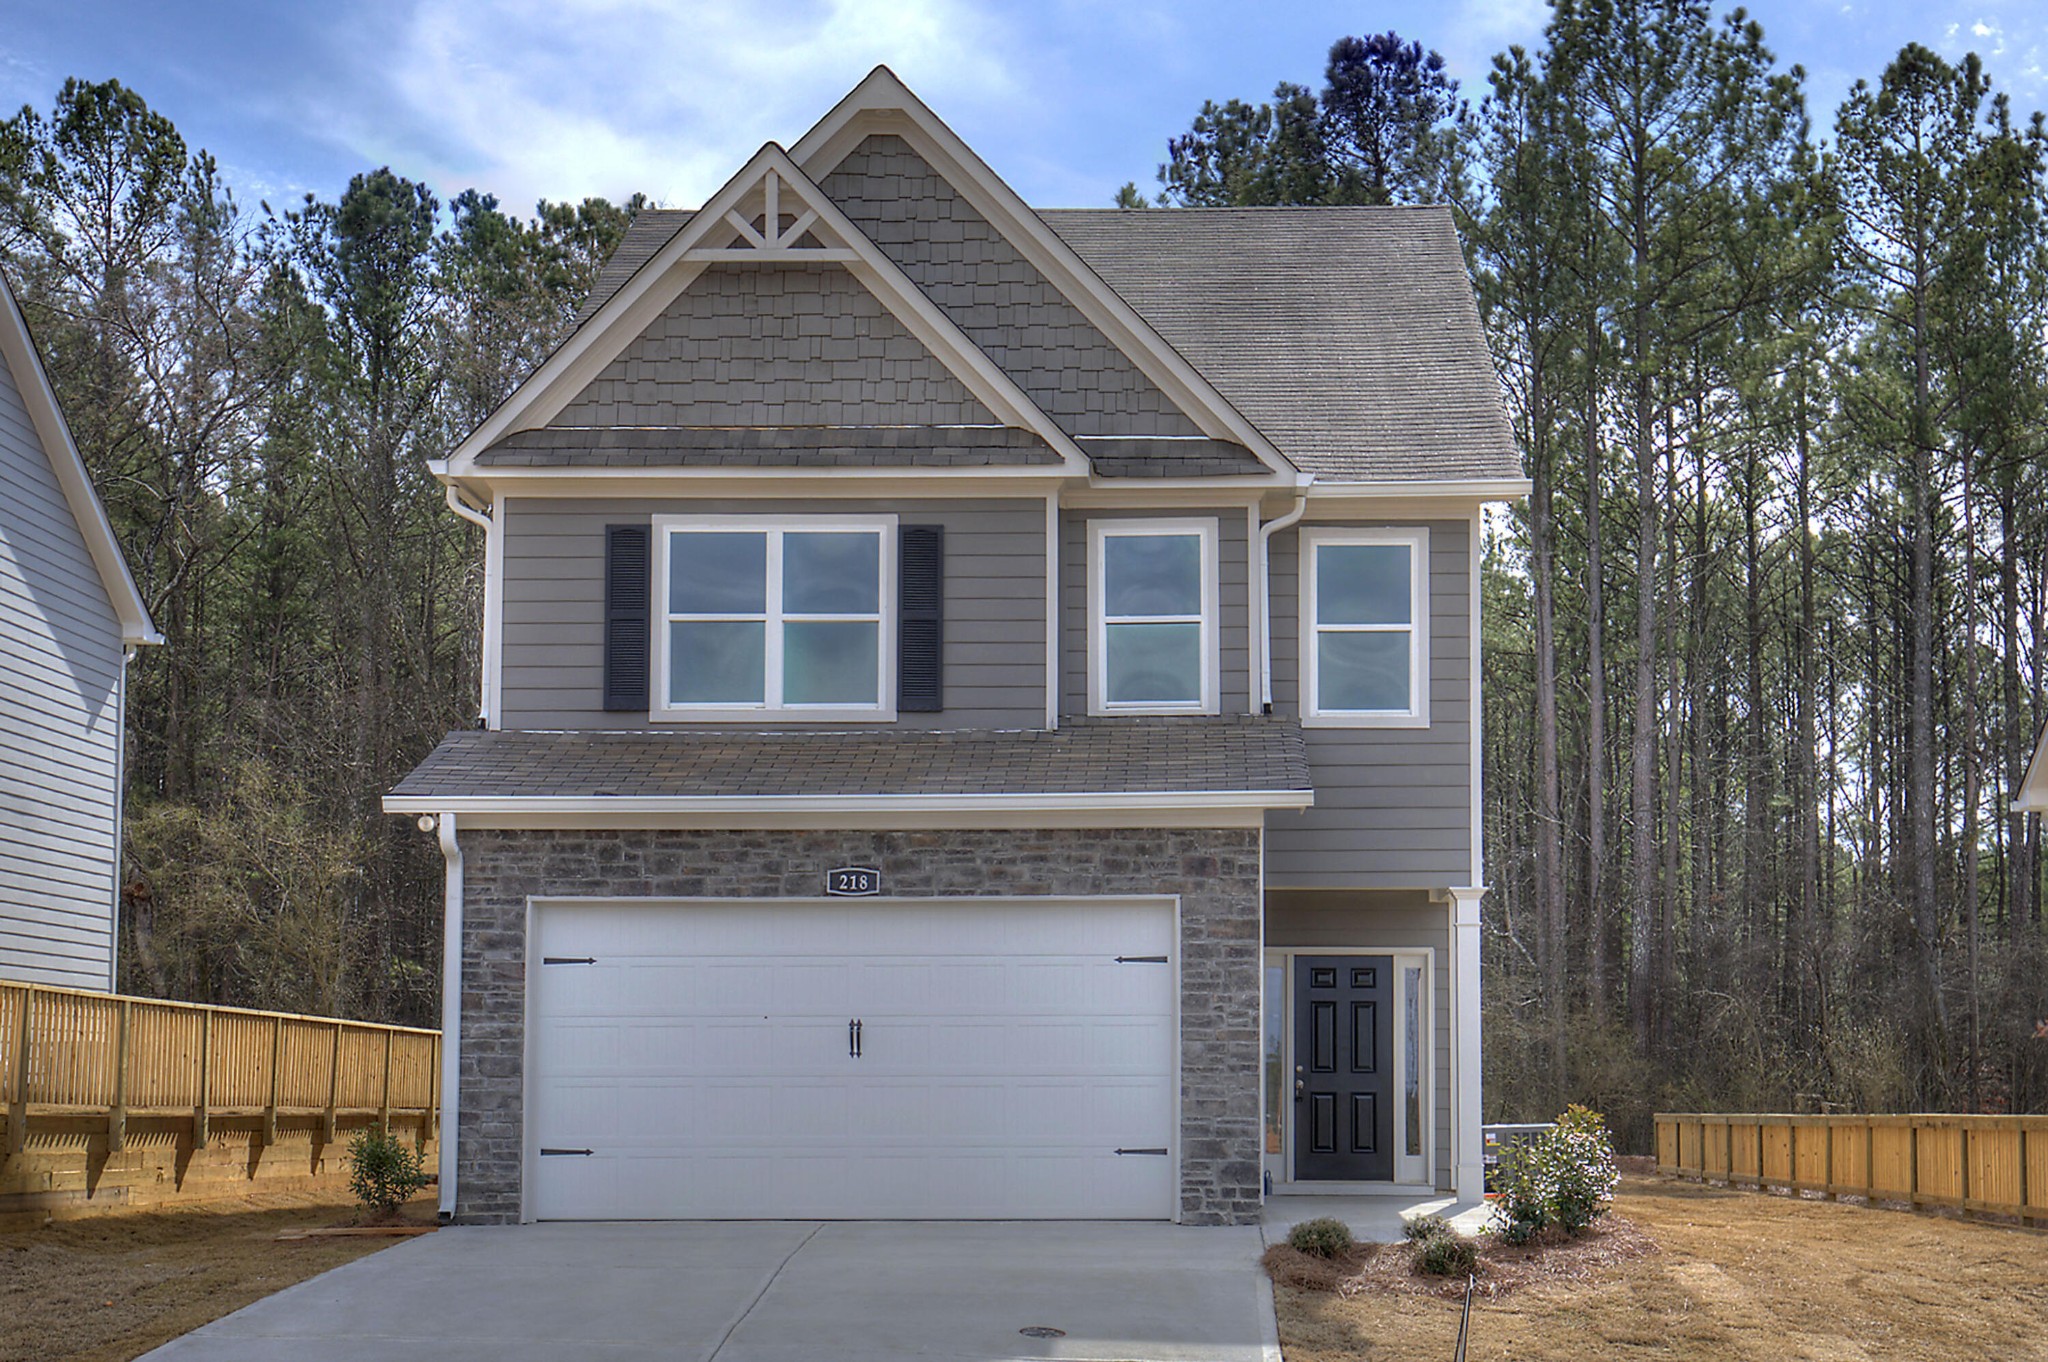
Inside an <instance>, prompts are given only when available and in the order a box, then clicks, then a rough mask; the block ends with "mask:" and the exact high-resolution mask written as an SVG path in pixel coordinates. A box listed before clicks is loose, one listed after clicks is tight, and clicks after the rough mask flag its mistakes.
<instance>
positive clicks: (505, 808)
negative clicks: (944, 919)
mask: <svg viewBox="0 0 2048 1362" xmlns="http://www.w3.org/2000/svg"><path fill="white" fill-rule="evenodd" d="M1314 803H1315V792H1314V791H1313V790H1177V791H1176V790H1167V791H1153V790H1137V791H1115V792H1101V791H1091V792H1077V793H1030V794H978V795H931V794H893V795H889V794H870V795H449V794H423V795H386V796H384V812H386V813H417V814H422V815H427V816H431V815H433V814H440V815H441V816H442V817H443V818H444V819H445V818H446V817H448V816H449V815H450V814H454V813H465V814H506V813H521V814H544V813H545V814H587V813H614V814H626V813H631V814H686V813H700V814H705V815H731V814H798V813H810V814H831V813H838V814H848V813H862V812H882V811H887V812H890V813H926V814H934V813H962V812H984V813H994V812H1006V811H1009V810H1013V809H1030V810H1034V811H1046V812H1051V811H1075V812H1084V813H1112V812H1121V811H1126V810H1144V811H1147V812H1166V811H1171V810H1206V809H1305V808H1308V807H1310V806H1311V805H1313V804H1314ZM447 850H448V849H447V847H446V846H444V847H443V851H444V853H446V852H447Z"/></svg>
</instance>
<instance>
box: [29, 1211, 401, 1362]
mask: <svg viewBox="0 0 2048 1362" xmlns="http://www.w3.org/2000/svg"><path fill="white" fill-rule="evenodd" d="M421 1204H422V1205H423V1206H425V1203H421ZM354 1209H355V1208H354V1207H353V1206H352V1205H337V1204H335V1202H334V1201H333V1199H332V1196H331V1195H329V1196H325V1197H312V1196H305V1195H294V1194H290V1193H264V1194H259V1195H255V1196H250V1197H245V1198H242V1199H240V1200H237V1201H231V1202H219V1203H214V1204H211V1205H208V1206H204V1207H192V1208H185V1209H179V1210H175V1211H137V1212H122V1213H115V1214H107V1215H98V1216H92V1217H89V1218H84V1219H77V1220H59V1221H56V1222H54V1223H52V1224H49V1225H47V1226H44V1227H43V1228H41V1229H25V1230H10V1231H5V1232H0V1362H127V1359H129V1358H133V1357H137V1356H139V1355H141V1354H142V1353H145V1352H148V1351H149V1350H150V1349H151V1348H154V1347H156V1346H157V1345H158V1344H160V1343H164V1342H167V1341H168V1340H170V1339H173V1338H176V1337H177V1336H178V1335H180V1334H183V1333H189V1332H190V1331H192V1330H193V1329H196V1328H198V1327H199V1326H200V1325H202V1324H205V1323H207V1322H208V1321H210V1320H214V1319H218V1318H220V1317H221V1316H222V1315H225V1314H228V1313H229V1312H230V1311H234V1310H239V1309H241V1308H242V1307H243V1306H245V1305H247V1304H249V1303H250V1302H251V1301H254V1300H258V1299H260V1298H262V1297H264V1296H267V1295H269V1294H270V1293H271V1292H273V1291H278V1290H282V1289H283V1288H285V1287H287V1286H290V1285H292V1283H294V1282H300V1281H304V1280H305V1279H306V1278H308V1277H311V1276H313V1275H315V1274H316V1273H321V1272H325V1271H327V1269H329V1268H331V1267H339V1266H341V1265H342V1264H343V1263H346V1262H348V1261H349V1260H351V1259H354V1258H360V1257H362V1256H363V1255H364V1254H366V1253H374V1252H376V1251H377V1250H378V1249H381V1248H388V1247H389V1246H390V1245H391V1244H393V1243H395V1242H401V1241H397V1240H392V1239H357V1238H346V1239H329V1238H320V1239H306V1240H300V1241H296V1242H287V1243H279V1242H277V1235H278V1232H279V1231H280V1230H286V1229H295V1228H301V1227H307V1228H310V1227H314V1226H325V1225H342V1224H347V1223H348V1222H349V1221H350V1219H351V1218H352V1216H353V1215H354ZM430 1215H431V1206H425V1210H424V1211H420V1210H415V1211H414V1216H415V1218H427V1217H429V1216H430Z"/></svg>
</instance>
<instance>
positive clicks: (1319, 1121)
mask: <svg viewBox="0 0 2048 1362" xmlns="http://www.w3.org/2000/svg"><path fill="white" fill-rule="evenodd" d="M1393 999H1394V960H1393V957H1392V956H1386V955H1341V956H1339V955H1299V956H1296V957H1295V960H1294V1009H1295V1016H1296V1018H1297V1030H1296V1034H1295V1051H1294V1052H1295V1072H1294V1078H1295V1084H1294V1097H1295V1111H1296V1113H1297V1116H1298V1117H1299V1118H1300V1119H1298V1120H1297V1121H1296V1122H1295V1137H1294V1176H1295V1179H1296V1180H1297V1181H1301V1182H1384V1181H1390V1180H1392V1178H1393V1176H1394V1130H1393V1125H1394V1107H1393V1093H1392V1085H1393V1076H1394V1039H1393V1032H1392V1029H1391V1023H1392V1021H1393V1017H1392V1012H1393Z"/></svg>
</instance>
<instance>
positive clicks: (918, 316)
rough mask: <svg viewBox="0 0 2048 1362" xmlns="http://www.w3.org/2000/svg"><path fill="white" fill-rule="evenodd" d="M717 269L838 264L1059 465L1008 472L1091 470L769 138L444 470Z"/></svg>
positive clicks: (600, 365)
mask: <svg viewBox="0 0 2048 1362" xmlns="http://www.w3.org/2000/svg"><path fill="white" fill-rule="evenodd" d="M720 265H724V266H728V267H729V266H733V265H751V266H755V267H758V268H763V269H774V268H778V267H788V266H813V265H831V266H837V267H840V268H843V269H845V270H846V271H847V272H848V273H849V274H851V275H852V276H853V277H854V278H855V279H856V280H857V281H858V282H859V283H860V285H861V286H862V287H864V288H866V289H867V290H868V291H869V292H870V293H872V294H873V295H874V296H875V298H876V299H877V300H879V301H880V303H881V304H882V306H883V307H884V308H886V309H887V310H888V312H889V313H890V314H892V315H893V316H894V317H895V318H896V319H897V320H898V321H900V322H901V323H902V324H903V326H904V328H905V329H906V330H907V331H909V332H910V333H911V335H913V336H914V337H916V339H917V340H918V341H919V342H921V343H922V344H923V345H924V346H925V347H926V348H927V349H928V350H929V351H930V352H931V353H932V355H933V356H934V357H935V358H936V359H937V360H938V361H939V362H940V363H941V364H942V365H943V366H944V367H945V368H946V369H947V370H948V371H950V372H951V373H952V374H953V375H954V376H955V377H957V378H958V379H959V380H960V382H961V384H962V385H963V386H964V387H965V388H966V389H967V391H968V392H969V393H971V394H972V395H973V396H974V397H975V398H976V399H977V400H979V401H980V403H981V404H982V405H983V406H984V407H986V408H987V410H988V412H989V413H990V414H991V415H993V416H994V417H995V419H996V420H997V421H998V422H1000V423H1002V424H1003V425H1004V426H1008V427H1013V428H1016V429H1020V430H1025V431H1029V432H1031V433H1032V434H1034V435H1036V436H1038V437H1039V438H1040V439H1042V440H1044V441H1045V443H1046V444H1047V445H1048V446H1050V447H1051V448H1052V450H1053V451H1054V452H1055V453H1056V454H1057V455H1058V456H1059V458H1060V461H1061V462H1060V465H1059V466H1058V467H1057V468H1053V467H1050V466H1040V467H1037V468H1030V469H1019V470H1017V471H1019V472H1026V473H1034V474H1037V475H1040V476H1042V475H1044V474H1045V473H1047V472H1059V473H1064V474H1069V475H1083V476H1085V475H1086V474H1088V472H1089V471H1090V467H1091V465H1090V463H1089V460H1088V457H1087V455H1085V454H1084V453H1082V451H1081V449H1080V447H1079V446H1078V445H1077V444H1076V443H1075V442H1074V440H1073V438H1072V437H1071V436H1069V435H1068V434H1067V433H1066V432H1065V431H1064V430H1062V429H1061V428H1060V426H1059V425H1058V424H1057V423H1056V422H1055V421H1053V420H1052V418H1051V417H1049V416H1047V415H1046V414H1045V412H1044V411H1043V410H1041V409H1040V408H1039V407H1038V406H1037V405H1036V404H1035V403H1033V402H1032V400H1031V399H1030V397H1029V396H1028V395H1026V394H1025V392H1024V391H1023V389H1022V388H1020V387H1019V386H1018V385H1017V384H1016V382H1015V381H1014V380H1013V379H1011V378H1010V377H1009V376H1008V375H1007V374H1005V373H1004V372H1003V371H1002V369H1001V368H1000V367H998V366H997V365H996V363H995V361H993V360H992V359H990V358H989V357H988V355H987V354H985V353H984V352H983V351H982V350H981V349H980V348H979V347H978V346H976V345H975V344H974V342H973V341H972V340H970V339H969V338H968V337H967V335H966V334H965V333H964V332H962V331H961V330H960V328H959V327H958V326H957V325H955V324H954V322H953V321H952V320H951V319H950V318H949V317H947V316H946V314H945V313H944V312H943V311H941V310H940V309H939V307H938V306H937V304H935V303H933V302H932V300H931V299H930V298H928V297H927V296H925V294H924V293H923V291H922V290H920V289H919V288H918V287H917V285H916V284H915V283H913V282H912V281H911V280H910V279H909V278H908V277H907V276H905V275H904V273H903V271H902V270H901V269H899V268H898V267H897V266H896V265H895V263H894V262H892V261H891V260H890V259H889V258H888V257H887V256H886V255H884V254H883V253H882V251H881V250H880V249H879V248H878V247H876V246H875V244H874V243H873V242H872V241H870V240H869V239H868V238H867V237H866V236H865V235H864V234H863V233H862V232H861V230H860V229H859V228H858V227H857V226H856V225H854V223H853V222H851V221H850V220H849V219H848V218H847V217H846V215H845V214H844V213H842V212H841V211H840V210H839V209H838V208H837V207H836V206H835V205H834V204H833V203H832V201H831V200H830V199H829V198H827V197H826V196H825V194H824V193H823V191H821V190H820V189H819V188H818V187H817V185H816V184H814V183H813V182H812V181H811V180H810V178H809V177H807V176H806V175H805V174H804V172H803V171H802V170H800V169H798V168H797V166H796V164H795V163H794V162H793V161H792V160H791V159H790V157H789V155H788V153H786V152H785V151H783V149H782V148H781V147H780V146H777V145H776V144H775V143H772V142H771V143H769V144H768V145H767V146H764V147H763V148H761V150H760V151H759V152H758V153H756V155H755V156H754V158H753V159H752V160H751V161H749V162H748V163H747V165H746V167H745V168H744V169H742V170H741V171H740V173H739V174H738V175H735V176H734V177H733V178H732V179H731V180H729V181H728V182H727V183H726V185H725V186H724V187H723V188H722V189H720V190H719V191H718V192H717V193H716V194H714V195H713V196H712V197H711V199H710V200H709V201H708V202H707V203H706V204H705V205H704V207H703V208H702V209H700V210H699V211H698V212H697V213H696V214H695V215H694V216H692V218H691V219H690V221H689V223H688V225H686V226H685V227H684V228H683V229H682V230H681V231H679V232H677V233H676V235H675V236H674V237H673V238H671V239H670V241H669V242H668V244H667V245H665V246H664V247H662V249H661V250H659V251H658V252H656V253H655V254H654V256H652V257H651V258H650V259H649V260H648V261H647V263H646V264H644V265H642V266H641V267H640V268H639V269H638V270H637V271H636V272H635V273H634V274H633V276H632V278H631V279H629V280H628V281H627V282H626V284H625V285H624V286H623V287H622V288H620V289H619V291H618V292H617V293H616V294H614V295H613V296H612V297H611V298H610V299H609V300H608V301H607V302H606V303H605V304H604V305H603V306H602V307H600V308H599V309H598V310H597V311H596V312H595V313H594V314H592V316H591V317H590V318H589V319H588V320H587V321H586V322H585V323H584V324H583V326H582V327H580V328H579V329H578V330H577V331H576V333H575V334H574V335H573V336H571V337H570V338H569V340H568V341H567V342H565V343H564V344H563V345H562V346H561V347H560V348H559V349H558V350H556V352H555V353H554V354H553V355H551V356H549V358H548V359H547V361H546V362H545V363H544V364H542V365H541V367H540V368H539V369H538V370H537V371H536V372H535V373H534V374H533V376H532V377H531V378H529V379H528V380H527V381H526V382H525V383H523V384H522V385H520V387H519V388H518V389H517V390H516V391H514V393H513V394H512V395H511V396H510V397H509V398H507V399H506V401H505V402H504V404H503V405H502V406H500V407H499V408H498V410H497V411H495V412H493V413H492V414H491V416H490V417H489V419H487V420H486V421H484V423H483V424H482V425H480V426H478V427H477V429H476V430H475V431H474V432H473V433H472V434H471V435H470V436H469V438H468V439H466V440H464V441H463V442H462V444H461V445H460V446H459V447H458V448H457V449H456V450H455V451H454V453H453V454H451V455H450V456H449V459H448V462H447V464H446V466H445V470H444V476H446V477H448V478H451V479H454V478H462V477H464V476H470V475H474V474H475V473H477V472H478V471H479V469H478V466H477V457H478V456H479V455H480V454H482V453H483V452H484V451H485V450H488V449H490V448H491V447H492V446H493V445H496V444H498V443H499V442H500V441H502V440H504V439H506V438H507V437H509V436H512V435H514V434H517V433H518V432H522V431H534V430H539V429H540V428H542V427H545V426H547V425H548V424H549V423H550V422H551V421H553V420H554V419H555V418H556V417H557V416H559V415H561V413H562V412H563V410H564V409H565V408H567V407H568V406H569V405H570V404H571V403H572V402H574V401H576V399H577V397H578V395H579V394H581V393H582V392H583V391H584V390H585V389H586V388H587V387H588V386H589V385H590V384H591V383H592V382H593V380H595V379H596V378H598V377H599V376H600V375H601V374H602V373H603V372H604V370H605V367H606V366H607V365H608V364H610V363H611V362H612V361H613V360H614V359H615V358H616V357H617V356H618V355H619V354H620V353H621V352H622V351H624V350H625V349H626V348H627V347H628V346H630V345H631V344H633V342H634V341H635V340H636V339H637V338H639V337H640V336H641V335H642V334H643V333H644V332H645V331H646V330H647V329H648V328H649V327H650V326H651V325H653V324H654V323H655V322H656V320H657V319H658V318H660V316H661V315H662V313H663V312H664V311H665V310H666V309H667V308H668V307H669V306H670V305H671V304H672V303H674V302H675V300H676V299H677V298H678V297H680V296H681V295H682V294H683V293H684V291H685V290H687V289H688V288H689V287H690V286H691V285H692V284H693V283H695V282H696V280H697V279H698V278H699V277H700V276H701V275H702V274H703V273H704V271H705V270H707V269H709V268H712V267H714V266H720ZM978 471H981V472H984V473H987V472H997V473H1000V472H1001V471H1002V470H988V469H982V470H978Z"/></svg>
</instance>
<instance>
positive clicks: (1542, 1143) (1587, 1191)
mask: <svg viewBox="0 0 2048 1362" xmlns="http://www.w3.org/2000/svg"><path fill="white" fill-rule="evenodd" d="M1620 1181H1621V1172H1620V1169H1619V1168H1618V1167H1617V1166H1616V1164H1615V1161H1614V1141H1613V1140H1612V1138H1610V1137H1609V1135H1608V1133H1607V1126H1606V1123H1605V1122H1604V1121H1602V1120H1601V1118H1600V1113H1599V1112H1597V1111H1588V1110H1587V1109H1586V1108H1584V1107H1581V1106H1573V1107H1571V1108H1570V1109H1568V1110H1567V1111H1566V1112H1565V1114H1564V1115H1562V1116H1560V1117H1558V1118H1557V1125H1556V1126H1555V1127H1553V1128H1552V1129H1550V1130H1547V1131H1545V1132H1543V1134H1541V1135H1539V1136H1537V1137H1536V1138H1535V1139H1534V1140H1532V1141H1530V1142H1528V1143H1527V1144H1524V1145H1521V1146H1518V1147H1517V1148H1515V1149H1511V1150H1509V1151H1507V1152H1506V1153H1504V1154H1502V1156H1501V1164H1500V1175H1499V1177H1498V1178H1496V1179H1495V1189H1496V1191H1497V1192H1498V1194H1499V1195H1498V1197H1497V1199H1496V1200H1495V1201H1494V1206H1493V1223H1494V1229H1495V1231H1496V1232H1497V1233H1498V1234H1499V1235H1500V1237H1501V1238H1502V1239H1504V1240H1506V1241H1507V1242H1508V1243H1510V1244H1525V1243H1527V1242H1528V1241H1529V1240H1530V1239H1532V1238H1533V1237H1535V1235H1536V1234H1537V1233H1538V1232H1540V1231H1542V1230H1546V1229H1552V1228H1555V1229H1557V1230H1559V1231H1561V1232H1562V1233H1564V1234H1566V1235H1577V1234H1580V1233H1583V1232H1584V1231H1585V1229H1586V1227H1587V1226H1588V1225H1590V1224H1592V1223H1593V1221H1594V1220H1595V1219H1597V1218H1598V1217H1599V1216H1601V1215H1604V1214H1605V1213H1606V1211H1607V1203H1608V1202H1609V1201H1612V1200H1613V1199H1614V1189H1615V1187H1616V1185H1617V1184H1619V1183H1620Z"/></svg>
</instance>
